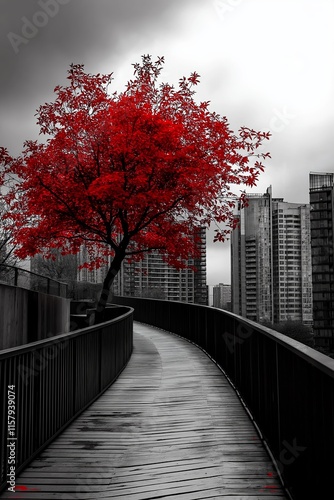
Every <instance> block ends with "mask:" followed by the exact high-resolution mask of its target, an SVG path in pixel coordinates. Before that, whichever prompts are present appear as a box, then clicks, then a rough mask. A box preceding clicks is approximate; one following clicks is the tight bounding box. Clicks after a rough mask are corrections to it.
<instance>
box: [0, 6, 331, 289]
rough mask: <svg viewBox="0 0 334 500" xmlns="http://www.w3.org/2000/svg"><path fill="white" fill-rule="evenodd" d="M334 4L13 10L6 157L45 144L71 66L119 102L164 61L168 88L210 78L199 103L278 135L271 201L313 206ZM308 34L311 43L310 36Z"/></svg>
mask: <svg viewBox="0 0 334 500" xmlns="http://www.w3.org/2000/svg"><path fill="white" fill-rule="evenodd" d="M333 15H334V4H333V2H332V1H330V0H321V1H319V2H318V3H317V4H314V3H313V2H311V1H308V0H294V2H293V3H292V2H288V1H287V0H283V1H282V0H271V2H265V1H264V0H251V1H247V2H246V1H243V0H212V1H208V2H205V3H204V2H201V1H200V0H186V1H184V2H182V4H180V2H177V1H176V0H169V1H168V2H167V1H165V0H160V1H159V2H156V1H153V0H141V1H140V2H136V3H133V2H130V1H128V0H125V1H124V0H122V1H120V0H115V1H105V0H95V1H94V2H93V1H92V0H80V1H78V0H61V1H60V0H59V1H58V0H38V1H37V0H36V1H33V0H24V1H22V0H14V1H13V0H4V1H3V2H2V16H1V17H2V23H1V41H2V43H1V49H0V50H1V60H2V64H3V71H2V74H1V77H0V78H1V79H0V85H1V93H0V96H1V98H0V137H1V140H0V145H1V146H6V147H8V149H9V151H10V153H12V154H14V155H16V154H19V153H20V151H21V150H22V143H23V141H24V140H26V139H39V136H38V129H37V127H36V125H35V117H34V113H35V111H36V109H37V107H38V106H39V105H40V104H43V103H44V102H48V101H50V100H52V99H53V97H54V94H53V92H52V90H53V88H54V87H55V86H56V85H57V84H64V83H65V82H66V72H67V70H68V68H69V65H70V63H72V62H74V63H83V64H85V67H86V69H87V70H88V71H89V72H92V73H97V72H101V73H109V72H112V71H113V72H114V77H115V80H114V84H113V85H114V86H113V88H115V89H117V90H122V89H123V88H124V85H125V84H126V82H127V81H128V80H129V79H130V78H131V77H132V70H133V68H132V66H131V64H132V63H135V62H138V61H139V60H140V58H141V55H142V54H145V53H150V54H152V56H153V57H154V58H155V57H158V56H160V55H163V56H165V60H166V64H165V71H164V75H163V80H165V81H169V82H170V83H174V84H176V85H177V82H178V79H179V78H180V77H181V76H183V75H185V76H188V75H189V74H190V73H191V72H192V71H197V72H198V73H199V74H200V75H201V83H200V85H199V87H198V91H197V99H198V100H210V101H211V105H210V109H211V110H214V111H216V112H218V113H219V114H221V115H226V116H227V118H228V120H229V122H230V124H231V128H232V129H234V130H237V129H238V128H239V126H243V125H245V126H250V127H253V128H255V129H258V130H263V131H266V130H271V131H272V134H273V136H272V139H271V140H270V141H269V142H268V143H267V144H266V145H265V147H266V150H268V151H270V152H271V154H272V159H271V160H269V161H268V162H266V170H265V172H264V173H263V174H262V175H261V176H260V180H259V183H258V185H257V186H256V187H254V189H252V190H249V189H247V191H250V192H259V193H261V192H264V190H265V189H266V187H267V186H268V185H272V186H273V195H274V196H275V197H283V198H284V199H285V200H287V201H289V202H292V203H308V201H309V197H308V175H309V172H310V171H320V172H321V171H322V172H328V171H329V172H330V171H331V170H332V169H333V167H332V158H331V155H332V153H331V142H332V141H331V137H332V132H331V131H332V129H333V124H334V95H333V92H332V89H333V84H334V63H333V60H332V57H331V47H332V46H333V41H334V33H333V31H332V26H331V20H332V19H333ZM310 33H311V34H312V36H310ZM213 231H214V227H213V228H212V229H211V230H210V231H209V234H208V237H207V242H208V246H207V256H208V258H207V264H208V273H207V277H208V278H207V283H208V284H209V285H214V284H217V283H219V282H223V283H229V282H230V265H229V253H230V245H229V243H228V242H227V243H224V244H220V243H216V244H213V243H212V240H213Z"/></svg>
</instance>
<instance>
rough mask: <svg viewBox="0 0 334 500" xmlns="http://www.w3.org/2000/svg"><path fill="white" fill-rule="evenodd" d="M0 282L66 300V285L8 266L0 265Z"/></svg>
mask: <svg viewBox="0 0 334 500" xmlns="http://www.w3.org/2000/svg"><path fill="white" fill-rule="evenodd" d="M0 282H4V283H7V284H9V285H14V286H19V287H21V288H27V289H29V290H36V291H38V292H44V293H47V294H49V295H56V296H58V297H64V298H66V297H67V295H68V284H67V283H64V282H62V281H58V280H55V279H53V278H50V277H49V276H45V275H43V274H39V273H35V272H34V271H28V269H23V268H21V267H17V266H11V265H9V264H0Z"/></svg>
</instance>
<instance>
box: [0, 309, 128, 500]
mask: <svg viewBox="0 0 334 500" xmlns="http://www.w3.org/2000/svg"><path fill="white" fill-rule="evenodd" d="M132 325H133V309H131V308H128V312H126V313H125V314H122V315H121V316H119V317H118V318H115V319H112V320H110V321H106V322H104V323H101V324H98V325H94V326H90V327H87V328H83V329H81V330H76V331H74V332H72V333H66V334H61V335H57V336H55V337H52V338H50V339H44V340H41V341H38V342H33V343H31V344H27V345H24V346H19V347H14V348H12V349H6V350H4V351H1V352H0V387H1V395H0V398H1V406H0V421H1V422H2V424H1V427H0V438H1V439H0V491H2V490H3V489H5V488H8V487H9V485H10V482H9V483H8V482H7V481H8V480H9V479H10V475H8V473H10V472H11V469H10V467H11V462H10V460H11V457H12V456H14V458H15V461H14V467H15V469H14V472H15V475H16V474H18V473H20V472H21V471H22V470H23V469H24V468H25V467H26V465H27V464H28V463H29V462H31V460H32V459H33V458H34V457H35V456H36V455H37V454H38V453H40V452H41V450H42V449H44V448H45V447H46V446H47V445H48V444H49V443H50V442H51V441H52V440H53V439H54V438H55V437H56V436H57V435H58V434H59V433H60V432H61V431H62V430H63V429H64V428H65V427H66V426H67V425H68V424H69V423H70V422H71V421H72V420H73V419H75V418H76V417H77V416H78V415H79V414H80V413H81V412H82V411H83V410H84V409H85V408H87V406H89V405H90V404H91V403H92V402H93V401H94V400H95V399H96V398H98V397H99V396H100V395H101V394H102V393H103V392H104V391H105V390H106V389H107V388H108V387H109V386H110V385H111V384H112V383H113V381H114V380H115V379H116V378H117V377H118V376H119V374H120V373H121V371H122V370H123V369H124V367H125V366H126V364H127V362H128V360H129V358H130V356H131V352H132V341H133V326H132ZM13 417H14V418H13ZM8 443H9V444H10V445H11V447H8Z"/></svg>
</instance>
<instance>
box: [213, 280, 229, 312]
mask: <svg viewBox="0 0 334 500" xmlns="http://www.w3.org/2000/svg"><path fill="white" fill-rule="evenodd" d="M213 307H218V309H226V310H228V311H229V310H230V309H231V285H226V284H225V283H219V285H214V287H213Z"/></svg>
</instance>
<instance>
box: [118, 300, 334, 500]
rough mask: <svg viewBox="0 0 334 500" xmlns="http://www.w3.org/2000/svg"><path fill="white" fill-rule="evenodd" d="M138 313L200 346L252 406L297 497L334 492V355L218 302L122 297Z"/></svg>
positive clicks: (139, 318)
mask: <svg viewBox="0 0 334 500" xmlns="http://www.w3.org/2000/svg"><path fill="white" fill-rule="evenodd" d="M113 301H114V302H115V303H117V304H122V305H126V306H130V307H133V308H134V309H135V313H134V319H135V320H137V321H140V322H143V323H148V324H150V325H153V326H156V327H158V328H162V329H164V330H166V331H169V332H173V333H175V334H177V335H179V336H181V337H183V338H185V339H187V340H189V341H190V342H193V343H194V344H196V345H198V346H200V347H201V348H202V349H203V350H204V351H205V352H206V353H207V354H208V355H209V356H210V357H211V358H212V359H213V360H214V361H215V362H216V363H217V365H218V366H219V367H220V368H221V369H222V370H223V371H224V373H225V374H226V375H227V377H228V379H229V380H230V382H231V384H232V385H233V386H234V388H235V389H236V390H237V393H238V394H239V396H240V398H241V400H242V402H243V403H244V405H245V406H246V408H247V410H248V412H249V414H250V415H251V418H252V419H253V421H254V423H255V426H256V428H257V429H258V430H259V433H260V435H261V437H262V438H263V441H264V443H265V445H266V446H267V447H268V451H269V453H270V454H271V455H272V456H273V458H274V461H275V462H276V466H277V470H278V473H279V474H280V476H281V477H282V479H283V482H284V485H285V487H286V489H287V491H288V492H289V494H290V495H291V497H292V498H294V499H295V500H305V499H306V498H323V499H325V498H332V497H333V494H334V475H333V471H334V451H333V450H334V360H333V359H331V358H329V357H328V356H325V355H323V354H321V353H319V352H317V351H315V350H314V349H312V348H310V347H307V346H305V345H303V344H301V343H300V342H298V341H296V340H292V339H290V338H288V337H286V336H285V335H282V334H280V333H278V332H275V331H273V330H271V329H270V328H266V327H263V326H261V325H259V324H257V323H255V322H253V321H250V320H247V319H245V318H242V317H241V316H238V315H236V314H233V313H230V312H228V311H224V310H221V309H216V308H213V307H207V306H201V305H194V304H186V303H182V302H172V301H163V300H158V299H141V298H134V297H114V299H113Z"/></svg>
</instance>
